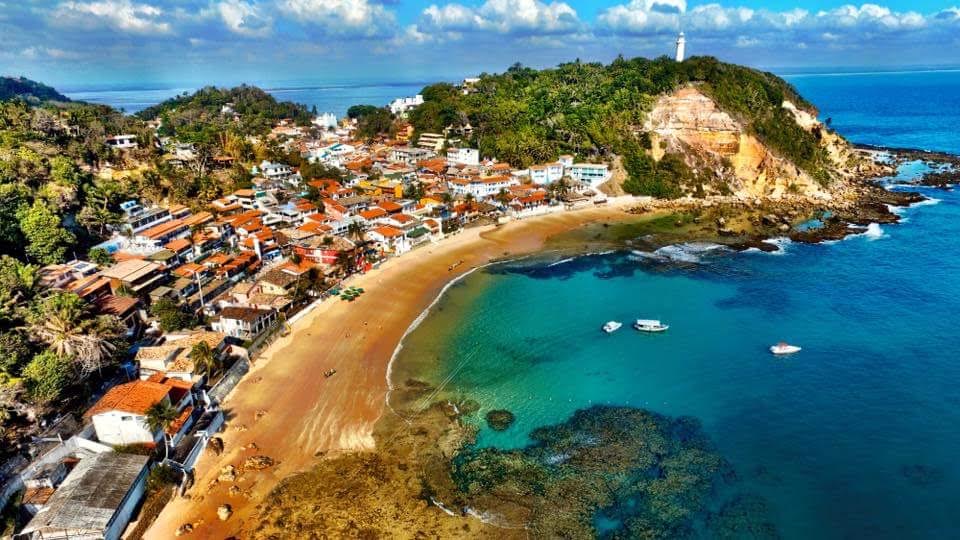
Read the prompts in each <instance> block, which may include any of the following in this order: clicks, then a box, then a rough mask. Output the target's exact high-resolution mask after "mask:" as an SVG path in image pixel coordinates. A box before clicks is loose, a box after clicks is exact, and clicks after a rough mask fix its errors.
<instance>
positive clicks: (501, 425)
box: [487, 409, 516, 431]
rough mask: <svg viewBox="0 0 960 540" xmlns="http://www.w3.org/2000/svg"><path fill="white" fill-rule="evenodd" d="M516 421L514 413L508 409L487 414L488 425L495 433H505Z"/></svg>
mask: <svg viewBox="0 0 960 540" xmlns="http://www.w3.org/2000/svg"><path fill="white" fill-rule="evenodd" d="M515 419H516V417H515V416H513V413H512V412H510V411H508V410H506V409H495V410H492V411H490V412H488V413H487V425H488V426H490V429H493V430H495V431H505V430H506V429H507V428H509V427H510V426H511V425H513V421H514V420H515Z"/></svg>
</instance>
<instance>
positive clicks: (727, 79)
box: [410, 57, 828, 197]
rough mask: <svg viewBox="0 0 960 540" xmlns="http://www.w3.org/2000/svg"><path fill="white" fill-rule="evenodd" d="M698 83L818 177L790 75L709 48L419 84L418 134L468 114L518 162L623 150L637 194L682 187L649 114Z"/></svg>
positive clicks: (679, 165) (490, 146) (817, 155)
mask: <svg viewBox="0 0 960 540" xmlns="http://www.w3.org/2000/svg"><path fill="white" fill-rule="evenodd" d="M688 84H694V85H697V87H698V89H699V90H701V91H702V92H703V93H704V94H706V95H708V96H709V97H710V98H712V99H713V100H714V101H715V102H716V103H717V105H718V106H719V107H720V108H721V109H722V110H723V111H725V112H727V113H728V114H730V115H731V116H732V117H734V118H736V119H737V120H738V121H739V122H741V123H742V124H743V125H744V126H745V128H746V130H747V131H748V132H750V133H752V134H753V135H756V137H757V138H758V139H759V140H760V141H762V142H763V143H764V144H765V145H766V146H767V147H768V148H770V149H771V150H772V151H774V152H775V153H776V154H777V155H779V156H781V157H783V158H785V159H787V160H789V161H790V162H792V163H793V164H795V165H797V166H798V167H800V168H801V169H803V170H805V171H806V172H808V173H809V174H810V175H811V176H813V177H815V178H821V177H823V176H824V175H825V174H826V173H825V167H827V166H828V161H827V157H826V155H825V153H824V152H823V151H822V149H821V147H820V145H819V142H818V139H817V136H816V134H814V133H811V132H809V131H806V130H804V129H802V128H801V127H800V126H799V125H798V124H797V122H796V121H795V119H794V117H793V116H792V114H791V113H790V112H789V111H787V110H786V109H784V107H783V106H782V105H783V102H784V100H785V99H786V100H790V101H792V102H793V103H794V104H795V105H796V106H797V107H799V108H801V109H804V110H807V111H808V112H812V113H815V112H816V111H815V109H814V108H813V106H812V105H811V104H810V103H809V102H807V101H806V100H805V99H803V98H802V97H801V96H800V95H799V94H798V93H797V91H796V90H795V89H794V88H793V87H792V86H791V85H790V84H789V83H787V82H786V81H784V80H783V79H781V78H779V77H777V76H776V75H773V74H772V73H766V72H762V71H758V70H754V69H750V68H747V67H743V66H737V65H732V64H727V63H724V62H720V61H719V60H717V59H715V58H711V57H695V58H691V59H688V60H687V61H685V62H682V63H677V62H675V61H673V60H672V59H669V58H665V57H663V58H657V59H654V60H649V59H646V58H634V59H631V60H627V59H624V58H618V59H617V60H615V61H614V62H612V63H611V64H609V65H604V64H600V63H582V62H579V61H577V62H572V63H567V64H562V65H560V66H558V67H557V68H554V69H545V70H540V71H538V70H534V69H530V68H525V67H522V66H520V65H519V64H518V65H514V66H513V67H511V68H510V69H508V70H507V71H506V72H504V73H501V74H495V75H491V74H483V75H482V76H481V77H480V82H479V83H478V84H476V86H475V87H474V91H472V92H471V93H467V94H464V93H462V92H460V91H459V89H457V88H455V87H454V86H452V85H449V84H436V85H431V86H428V87H426V88H424V89H423V96H424V99H425V103H424V105H422V106H420V107H418V108H417V109H415V110H414V111H412V112H411V113H410V121H411V123H412V124H413V126H414V128H415V129H416V131H417V133H424V132H439V131H442V130H443V129H444V128H446V127H448V126H452V127H454V128H456V127H458V126H464V125H466V124H467V123H469V125H470V126H471V127H472V128H473V131H472V135H471V136H469V137H468V138H467V140H466V141H465V142H467V143H468V144H471V145H473V146H475V147H477V148H479V149H480V152H481V154H482V155H485V156H493V157H496V158H498V159H501V160H504V161H507V162H509V163H511V164H512V165H514V166H524V167H525V166H528V165H531V164H534V163H540V162H545V161H550V160H555V159H557V157H558V156H559V155H561V154H573V155H575V156H577V157H578V158H579V159H585V160H591V161H612V160H613V158H614V156H619V157H621V158H623V165H624V167H625V169H626V171H627V173H628V175H629V179H628V180H627V181H626V182H625V183H624V188H625V189H626V190H627V191H629V192H632V193H637V194H650V195H656V196H667V197H669V196H677V195H679V194H680V190H679V187H678V183H680V182H683V181H684V180H685V179H689V178H688V177H692V176H694V175H695V174H696V173H695V172H694V171H692V170H690V168H689V167H688V166H686V165H685V164H684V162H683V160H681V159H678V156H676V155H670V156H668V157H669V159H666V160H660V161H659V162H655V161H654V160H653V159H652V158H651V157H650V154H651V152H650V150H651V148H650V146H651V143H650V137H649V134H647V133H645V132H644V130H643V123H644V120H645V118H646V115H647V113H649V112H650V111H651V110H652V108H653V106H654V104H655V103H656V101H657V99H658V97H659V96H661V95H664V94H666V93H669V92H672V91H674V90H676V89H677V88H679V87H681V86H683V85H688Z"/></svg>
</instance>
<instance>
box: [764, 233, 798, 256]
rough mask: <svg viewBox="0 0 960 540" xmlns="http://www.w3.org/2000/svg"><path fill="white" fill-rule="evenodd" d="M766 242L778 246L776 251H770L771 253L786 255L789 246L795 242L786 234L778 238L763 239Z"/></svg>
mask: <svg viewBox="0 0 960 540" xmlns="http://www.w3.org/2000/svg"><path fill="white" fill-rule="evenodd" d="M763 243H765V244H772V245H774V246H777V250H776V251H768V252H767V253H769V254H770V255H785V254H786V253H787V247H789V246H790V244H792V243H793V240H790V239H789V238H787V237H786V236H778V237H776V238H767V239H766V240H764V241H763Z"/></svg>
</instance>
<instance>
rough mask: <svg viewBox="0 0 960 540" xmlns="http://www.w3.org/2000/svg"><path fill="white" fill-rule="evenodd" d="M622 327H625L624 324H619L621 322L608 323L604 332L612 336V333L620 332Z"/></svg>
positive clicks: (604, 326)
mask: <svg viewBox="0 0 960 540" xmlns="http://www.w3.org/2000/svg"><path fill="white" fill-rule="evenodd" d="M621 326H623V323H622V322H619V321H610V322H608V323H607V324H605V325H603V331H604V332H606V333H608V334H612V333H614V332H616V331H617V330H619V329H620V327H621Z"/></svg>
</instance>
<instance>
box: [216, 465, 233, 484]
mask: <svg viewBox="0 0 960 540" xmlns="http://www.w3.org/2000/svg"><path fill="white" fill-rule="evenodd" d="M236 479H237V469H236V468H234V466H233V465H227V466H226V467H224V468H222V469H220V476H218V477H217V480H219V481H220V482H233V481H234V480H236Z"/></svg>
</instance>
